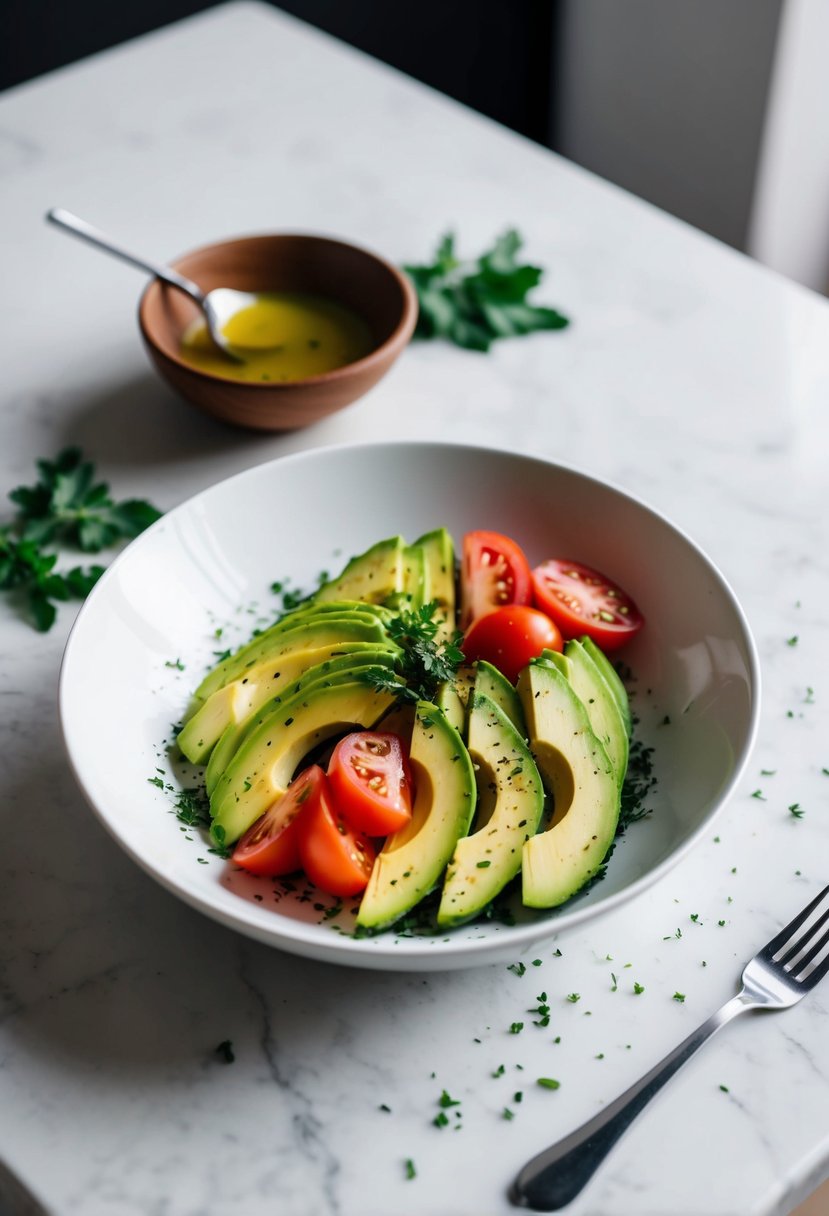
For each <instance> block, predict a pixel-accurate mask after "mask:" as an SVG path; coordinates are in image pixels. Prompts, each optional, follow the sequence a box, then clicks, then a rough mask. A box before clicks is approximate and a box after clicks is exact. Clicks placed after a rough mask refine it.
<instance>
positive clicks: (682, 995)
mask: <svg viewBox="0 0 829 1216" xmlns="http://www.w3.org/2000/svg"><path fill="white" fill-rule="evenodd" d="M674 1000H675V1001H678V1002H679V1004H680V1005H683V1004H684V1003H685V993H684V992H675V993H674Z"/></svg>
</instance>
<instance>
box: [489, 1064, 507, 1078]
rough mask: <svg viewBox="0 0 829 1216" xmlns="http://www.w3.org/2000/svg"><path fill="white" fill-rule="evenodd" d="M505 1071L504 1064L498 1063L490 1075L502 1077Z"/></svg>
mask: <svg viewBox="0 0 829 1216" xmlns="http://www.w3.org/2000/svg"><path fill="white" fill-rule="evenodd" d="M505 1072H506V1068H505V1067H504V1065H503V1064H499V1065H498V1067H497V1068H496V1069H495V1072H494V1073H493V1074H492V1075H493V1077H503V1075H504V1073H505Z"/></svg>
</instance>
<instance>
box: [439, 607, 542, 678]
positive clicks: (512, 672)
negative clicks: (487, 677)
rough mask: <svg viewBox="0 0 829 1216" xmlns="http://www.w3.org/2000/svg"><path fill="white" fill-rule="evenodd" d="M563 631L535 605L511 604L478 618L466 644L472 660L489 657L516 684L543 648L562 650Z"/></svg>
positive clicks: (489, 661) (463, 646)
mask: <svg viewBox="0 0 829 1216" xmlns="http://www.w3.org/2000/svg"><path fill="white" fill-rule="evenodd" d="M561 647H562V640H561V633H560V632H559V630H558V628H557V627H556V625H555V624H554V623H553V622H552V621H551V620H550V618H549V617H548V616H545V614H544V613H543V612H538V610H537V609H535V608H527V607H526V606H525V605H523V604H509V605H508V606H507V607H506V608H496V610H495V612H490V613H488V614H487V615H486V616H482V617H481V618H480V620H477V621H475V623H474V624H473V625H472V627H471V629H470V630H469V632H468V633H467V635H466V637H465V638H464V640H463V643H462V649H463V653H464V655H465V656H466V659H467V661H468V662H470V663H474V662H475V660H476V659H485V660H486V662H487V663H491V664H492V666H493V667H497V668H498V670H499V671H502V672H503V673H504V675H505V676H506V677H507V679H508V680H509V681H510V682H511V683H512V684H514V683H515V681H516V680H517V679H518V673H519V672H520V671H521V669H522V668H524V667H526V666H527V664H528V663H529V661H530V659H534V658H536V656H537V655H540V654H541V652H542V650H561Z"/></svg>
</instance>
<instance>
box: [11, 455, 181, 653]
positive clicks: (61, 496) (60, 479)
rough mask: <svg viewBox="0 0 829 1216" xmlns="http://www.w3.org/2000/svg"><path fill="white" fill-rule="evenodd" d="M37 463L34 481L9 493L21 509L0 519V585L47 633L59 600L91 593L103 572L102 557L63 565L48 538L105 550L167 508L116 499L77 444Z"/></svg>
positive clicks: (56, 542) (87, 549)
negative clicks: (0, 522) (82, 563)
mask: <svg viewBox="0 0 829 1216" xmlns="http://www.w3.org/2000/svg"><path fill="white" fill-rule="evenodd" d="M37 469H38V478H37V481H36V482H35V484H34V485H31V486H18V487H17V489H16V490H12V492H11V494H10V495H9V498H10V499H11V501H12V502H13V503H14V504H15V506H16V507H17V512H16V514H15V516H14V518H13V519H12V521H11V522H10V523H8V524H5V525H3V526H2V527H0V591H6V592H10V593H11V594H12V595H13V596H15V597H16V599H17V602H18V603H20V604H21V606H22V607H23V610H24V612H25V613H26V615H27V616H28V618H29V619H30V621H31V623H32V624H33V625H34V627H35V629H37V630H39V631H40V632H41V633H45V632H46V631H47V630H49V629H51V628H52V625H53V624H54V623H55V617H56V616H57V608H56V604H58V603H64V602H65V601H67V600H70V599H76V600H83V599H85V598H86V596H87V595H88V594H89V592H90V591H91V590H92V588H93V587H94V585H95V583H96V582H97V581H98V579H99V578H100V577H101V575H102V574H103V572H104V567H103V566H100V565H91V566H86V567H83V566H73V567H72V568H71V569H69V570H63V571H58V570H56V569H55V566H56V564H57V561H58V554H57V553H56V552H48V551H47V550H46V548H45V546H49V547H50V549H51V548H52V547H53V546H57V545H63V546H69V547H70V548H74V549H76V550H80V551H81V552H82V553H100V551H101V550H102V549H108V548H111V547H112V546H113V545H114V544H115V543H116V542H117V541H119V540H123V539H128V540H129V539H132V538H133V537H135V536H138V534H139V532H143V531H144V529H145V528H147V527H149V525H150V524H151V523H154V522H155V521H156V520H157V519H158V518H159V517H160V516H161V512H160V511H159V510H157V509H156V508H155V507H154V506H152V505H151V504H150V503H148V502H145V501H144V500H143V499H137V498H130V499H126V500H125V501H124V502H120V503H119V502H115V501H114V500H113V499H112V497H111V496H110V490H109V486H108V485H107V483H106V482H103V481H100V482H99V481H96V479H95V466H94V464H93V463H92V462H91V461H89V460H85V459H84V457H83V454H82V453H81V451H80V449H79V448H65V449H64V450H63V451H62V452H60V453H59V454H58V455H57V456H56V457H55V459H54V460H39V461H38V462H37Z"/></svg>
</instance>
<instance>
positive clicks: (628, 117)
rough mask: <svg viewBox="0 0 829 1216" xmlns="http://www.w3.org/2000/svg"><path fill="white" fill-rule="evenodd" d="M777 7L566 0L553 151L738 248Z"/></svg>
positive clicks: (766, 2) (777, 3)
mask: <svg viewBox="0 0 829 1216" xmlns="http://www.w3.org/2000/svg"><path fill="white" fill-rule="evenodd" d="M781 4H782V0H564V4H563V9H562V13H561V23H560V26H559V31H558V34H559V37H558V63H557V67H556V73H555V77H554V78H555V79H556V97H555V98H554V102H553V108H552V113H553V122H554V131H553V140H552V142H553V145H554V147H556V148H557V149H558V150H559V151H561V152H563V153H564V155H565V156H567V157H569V158H570V159H571V160H574V161H576V162H577V163H578V164H581V165H584V166H585V167H586V168H588V169H592V170H594V171H595V172H596V173H599V174H600V175H601V176H602V177H606V178H609V179H610V180H611V181H613V182H616V183H617V184H618V185H620V186H624V187H625V188H626V189H628V190H631V191H632V192H633V193H634V194H638V195H640V196H641V197H642V198H646V199H648V200H649V201H650V202H653V203H656V204H657V205H658V206H660V207H664V208H665V210H667V211H671V212H673V214H674V215H678V216H680V217H681V218H682V219H685V220H688V221H689V222H690V223H692V224H695V225H696V226H697V227H698V228H703V229H705V230H706V231H707V232H710V233H712V234H713V235H714V236H717V237H720V238H721V239H722V240H724V241H728V242H729V243H730V244H731V245H735V246H737V247H738V248H741V249H742V248H744V247H745V243H746V235H747V229H748V223H749V215H750V210H751V201H752V195H753V190H754V182H755V175H756V172H757V161H758V154H759V149H760V140H761V135H762V130H763V119H764V115H765V106H766V98H767V92H768V86H769V79H770V74H771V67H772V60H773V54H774V47H775V42H776V37H777V28H778V23H779V19H780V10H781Z"/></svg>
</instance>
